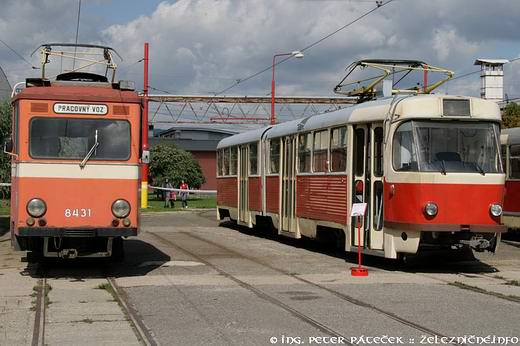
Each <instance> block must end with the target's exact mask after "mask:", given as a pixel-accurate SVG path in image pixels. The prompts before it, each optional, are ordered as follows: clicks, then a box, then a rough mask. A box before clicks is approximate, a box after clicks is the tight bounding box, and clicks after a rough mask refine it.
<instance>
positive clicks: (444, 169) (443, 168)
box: [439, 160, 446, 175]
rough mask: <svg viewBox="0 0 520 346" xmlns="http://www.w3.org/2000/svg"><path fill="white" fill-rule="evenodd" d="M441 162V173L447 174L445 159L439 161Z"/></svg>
mask: <svg viewBox="0 0 520 346" xmlns="http://www.w3.org/2000/svg"><path fill="white" fill-rule="evenodd" d="M439 162H440V163H441V174H442V175H446V166H445V165H444V160H440V161H439Z"/></svg>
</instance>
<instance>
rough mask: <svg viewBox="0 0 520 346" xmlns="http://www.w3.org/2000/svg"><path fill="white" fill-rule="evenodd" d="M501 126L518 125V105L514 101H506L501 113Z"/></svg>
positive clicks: (519, 113) (519, 114) (519, 118)
mask: <svg viewBox="0 0 520 346" xmlns="http://www.w3.org/2000/svg"><path fill="white" fill-rule="evenodd" d="M502 127H504V128H506V129H507V128H511V127H520V105H519V104H518V103H515V102H511V103H508V104H507V106H506V108H505V109H504V112H503V113H502Z"/></svg>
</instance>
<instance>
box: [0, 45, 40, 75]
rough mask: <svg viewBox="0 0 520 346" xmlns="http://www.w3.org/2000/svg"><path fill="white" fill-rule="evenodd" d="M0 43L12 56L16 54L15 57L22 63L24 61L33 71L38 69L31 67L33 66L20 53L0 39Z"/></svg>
mask: <svg viewBox="0 0 520 346" xmlns="http://www.w3.org/2000/svg"><path fill="white" fill-rule="evenodd" d="M0 42H2V43H3V44H4V46H6V47H7V48H9V50H11V51H12V52H13V53H14V54H16V56H18V57H19V58H20V59H22V60H23V61H25V62H26V63H27V64H28V65H29V66H31V68H33V69H38V67H35V66H33V64H31V63H30V62H29V61H28V60H27V59H25V58H24V57H23V56H22V55H21V54H20V53H18V52H17V51H15V50H14V49H13V48H12V47H11V46H10V45H8V44H7V43H5V41H4V40H2V39H0Z"/></svg>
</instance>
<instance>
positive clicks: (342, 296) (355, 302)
mask: <svg viewBox="0 0 520 346" xmlns="http://www.w3.org/2000/svg"><path fill="white" fill-rule="evenodd" d="M148 233H149V234H151V235H152V236H154V237H155V238H157V239H158V240H160V241H163V242H165V243H167V244H168V245H171V246H172V247H174V248H177V249H179V250H180V251H183V252H185V253H186V254H188V255H190V256H193V257H194V258H196V259H197V260H199V261H200V262H202V263H205V264H206V265H209V266H210V267H212V268H213V269H215V270H216V271H217V272H219V273H221V274H223V273H226V274H227V272H225V271H223V270H222V269H221V268H217V267H216V266H215V265H214V264H212V263H210V262H209V261H207V260H206V259H204V258H203V257H201V256H199V255H197V254H195V253H193V252H191V251H189V250H186V249H184V248H183V247H181V246H179V245H178V244H174V243H173V242H172V241H170V240H168V239H166V238H164V237H163V236H160V235H158V234H156V233H154V232H148ZM179 234H182V235H184V236H187V237H189V238H192V239H195V240H198V241H201V242H204V243H207V244H210V245H212V246H214V247H217V248H219V249H221V250H224V251H227V252H228V253H229V254H231V255H233V256H235V257H238V258H242V259H245V260H247V261H250V262H252V263H255V264H257V265H261V266H263V267H266V268H269V269H271V270H273V271H275V272H277V273H279V274H282V275H285V276H288V277H291V278H293V279H295V280H297V281H300V282H302V283H304V284H307V285H310V286H313V287H315V288H318V289H320V290H324V291H326V292H328V293H329V294H332V295H334V296H336V297H337V298H340V299H341V300H343V301H345V302H348V303H350V304H353V305H356V306H359V307H362V308H365V309H368V310H371V311H373V312H376V313H377V314H379V315H382V316H384V317H386V318H390V319H392V320H394V321H396V322H398V323H401V324H403V325H406V326H408V327H410V328H412V329H415V330H417V331H420V332H423V333H426V334H428V335H431V336H437V337H439V338H441V337H447V336H446V335H443V334H442V333H439V332H437V331H434V330H432V329H430V328H427V327H425V326H422V325H420V324H418V323H415V322H413V321H410V320H407V319H405V318H402V317H400V316H398V315H396V314H394V313H392V312H390V311H386V310H384V309H381V308H379V307H377V306H375V305H373V304H369V303H367V302H364V301H361V300H359V299H356V298H354V297H352V296H349V295H347V294H344V293H342V292H338V291H336V290H333V289H331V288H329V287H326V286H323V285H320V284H318V283H315V282H313V281H310V280H307V279H304V278H302V277H300V276H298V275H297V274H294V273H291V272H288V271H286V270H283V269H280V268H277V267H275V266H272V265H271V264H268V263H265V262H264V261H261V260H259V259H257V258H253V257H251V256H248V255H246V254H243V253H241V252H238V251H235V250H233V249H230V248H228V247H227V246H224V245H222V244H218V243H216V242H214V241H211V240H208V239H205V238H202V237H200V236H197V235H194V234H191V233H188V232H179ZM226 274H223V275H224V276H226V277H228V276H232V275H230V274H227V275H226ZM232 280H233V281H235V282H237V280H238V281H240V282H243V281H242V280H240V279H237V278H234V279H232ZM246 285H247V286H251V285H249V284H247V283H246ZM251 287H252V286H251ZM253 289H255V290H258V289H256V288H254V287H253ZM258 291H259V290H258ZM260 292H262V291H260ZM262 293H263V292H262ZM263 294H264V295H265V293H263ZM274 299H276V298H274ZM282 304H284V303H282ZM284 305H285V304H284ZM289 308H290V307H289ZM290 309H292V308H290ZM292 310H294V309H292ZM313 321H314V320H313ZM318 323H319V322H318ZM320 325H321V323H320ZM453 345H464V344H459V343H454V344H453Z"/></svg>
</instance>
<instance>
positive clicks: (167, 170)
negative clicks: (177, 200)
mask: <svg viewBox="0 0 520 346" xmlns="http://www.w3.org/2000/svg"><path fill="white" fill-rule="evenodd" d="M151 156H152V158H151V162H150V176H151V178H152V179H153V183H154V184H155V185H156V186H157V185H159V186H161V185H162V184H163V183H164V180H165V179H169V181H170V182H171V183H172V185H173V186H174V187H176V188H178V187H179V186H180V184H181V180H184V181H185V182H186V183H187V184H188V186H189V187H190V188H200V186H201V185H202V184H204V183H205V182H206V179H205V178H204V174H202V169H201V168H200V165H199V163H198V162H197V160H195V159H194V158H193V155H191V153H189V152H187V151H186V150H183V149H180V148H178V147H176V146H175V145H173V144H159V145H157V146H156V147H154V148H153V149H152V150H151Z"/></svg>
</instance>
